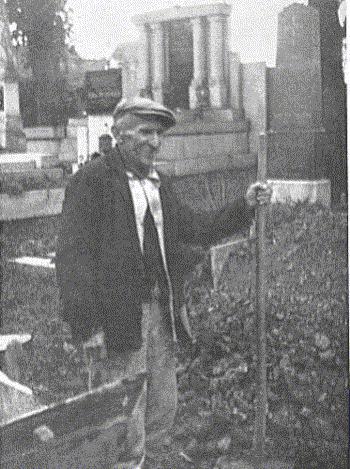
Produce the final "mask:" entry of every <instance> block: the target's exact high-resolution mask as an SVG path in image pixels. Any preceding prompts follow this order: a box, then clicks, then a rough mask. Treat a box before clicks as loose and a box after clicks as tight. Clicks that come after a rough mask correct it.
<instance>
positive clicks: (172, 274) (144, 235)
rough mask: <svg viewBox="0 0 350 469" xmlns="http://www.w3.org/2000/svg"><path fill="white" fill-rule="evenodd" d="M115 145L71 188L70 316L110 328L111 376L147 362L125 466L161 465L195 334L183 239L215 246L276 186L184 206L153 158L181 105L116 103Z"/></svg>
mask: <svg viewBox="0 0 350 469" xmlns="http://www.w3.org/2000/svg"><path fill="white" fill-rule="evenodd" d="M113 117H114V125H113V127H112V133H113V136H114V138H115V140H116V146H115V148H114V149H113V150H112V151H110V152H109V153H107V154H106V155H104V156H102V157H101V158H99V159H97V160H95V161H93V162H91V163H89V164H87V165H86V166H85V167H84V168H82V169H81V170H80V171H78V173H76V174H75V175H74V177H73V178H72V180H71V182H70V184H69V185H68V187H67V189H66V194H65V200H64V204H63V213H62V229H61V233H60V236H59V243H58V251H57V274H58V281H59V284H60V288H61V296H62V300H63V306H64V308H63V310H64V319H65V320H66V321H67V322H68V323H69V324H70V326H71V330H72V336H73V338H74V339H75V340H76V341H80V342H85V343H86V344H89V340H90V339H91V337H92V336H93V335H94V334H96V332H97V331H99V329H101V330H102V331H103V337H104V344H105V348H106V351H107V359H106V360H105V363H104V368H105V369H108V379H113V378H116V377H124V376H130V377H132V376H135V375H136V374H137V373H140V372H144V371H146V372H147V382H146V383H145V387H144V389H143V392H142V394H141V396H140V398H139V401H138V403H137V405H136V408H135V412H134V414H133V416H132V418H131V419H130V422H129V425H128V436H127V445H126V449H125V454H124V456H123V461H118V462H116V466H115V467H118V468H136V467H147V468H152V469H155V468H157V467H158V465H157V460H158V458H159V455H160V454H161V453H162V450H163V444H164V442H165V441H166V436H167V434H168V431H169V429H170V428H171V426H172V423H173V420H174V416H175V412H176V405H177V385H176V369H175V353H174V349H175V344H176V342H179V341H181V340H186V339H187V340H188V338H190V337H191V336H190V330H189V323H188V319H187V316H186V310H185V307H184V297H183V281H184V276H185V274H186V272H187V271H188V270H189V268H190V265H189V261H188V258H187V256H186V254H185V253H184V250H183V244H181V243H185V244H186V243H187V244H197V245H202V246H209V245H210V243H212V242H214V241H215V240H218V239H219V238H221V237H224V236H227V235H228V234H230V233H233V232H234V231H238V230H241V229H242V228H244V227H247V226H249V224H250V222H251V219H252V215H253V211H252V208H253V207H254V206H255V205H256V204H257V203H268V201H269V199H270V196H271V191H270V189H269V188H266V186H264V185H263V184H260V183H255V184H253V185H252V186H250V188H249V189H248V191H247V196H246V199H245V200H243V199H242V200H237V202H236V203H234V204H232V205H230V206H229V207H227V208H225V209H224V210H223V211H222V212H221V213H220V214H219V215H217V216H216V217H214V219H213V220H209V219H208V217H207V216H205V217H203V216H198V215H196V214H194V213H193V212H192V211H191V210H189V209H188V208H185V207H184V206H182V205H181V204H180V203H179V202H178V200H177V199H176V197H175V195H174V193H173V192H172V190H171V187H170V184H169V181H168V180H167V179H166V178H165V177H163V176H160V175H159V174H158V172H157V171H156V170H155V167H154V160H155V157H156V155H157V151H158V150H159V148H160V145H161V135H162V133H163V132H164V131H165V130H166V129H168V128H169V127H171V126H173V125H174V124H175V117H174V114H173V113H172V112H171V111H170V110H169V109H167V108H166V107H164V106H162V105H161V104H159V103H156V102H154V101H152V100H149V99H146V98H134V99H133V100H127V101H122V102H121V103H120V104H118V105H117V107H116V109H115V111H114V114H113Z"/></svg>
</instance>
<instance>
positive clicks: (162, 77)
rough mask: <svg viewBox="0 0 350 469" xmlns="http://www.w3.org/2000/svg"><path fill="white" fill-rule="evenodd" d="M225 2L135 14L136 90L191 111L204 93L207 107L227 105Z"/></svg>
mask: <svg viewBox="0 0 350 469" xmlns="http://www.w3.org/2000/svg"><path fill="white" fill-rule="evenodd" d="M230 12H231V6H230V5H228V4H226V3H215V4H209V5H200V6H191V7H174V8H167V9H164V10H159V11H153V12H149V13H146V14H144V15H138V16H135V17H134V22H135V23H136V24H137V25H138V26H139V28H140V31H141V37H142V50H141V55H140V66H139V84H138V87H139V91H140V92H141V94H146V95H149V94H152V96H153V98H154V99H155V100H156V101H159V102H163V103H164V104H165V105H168V106H169V107H173V105H174V103H175V101H176V103H177V105H180V107H182V108H185V109H186V108H187V109H188V108H190V109H195V108H196V107H197V104H198V99H199V96H200V94H199V93H198V90H200V91H201V90H203V91H204V93H208V100H209V105H210V107H211V108H217V109H225V108H227V107H228V103H229V101H228V88H229V78H228V73H229V71H228V53H229V51H228V18H229V15H230Z"/></svg>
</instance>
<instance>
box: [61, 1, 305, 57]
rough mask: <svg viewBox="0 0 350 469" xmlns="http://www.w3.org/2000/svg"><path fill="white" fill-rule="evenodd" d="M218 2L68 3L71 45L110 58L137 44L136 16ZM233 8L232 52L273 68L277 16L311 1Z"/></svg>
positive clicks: (234, 3)
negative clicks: (129, 44)
mask: <svg viewBox="0 0 350 469" xmlns="http://www.w3.org/2000/svg"><path fill="white" fill-rule="evenodd" d="M208 3H217V1H215V0H144V1H140V0H104V1H101V0H68V3H67V5H68V7H69V8H71V9H72V12H71V20H72V23H73V32H72V35H71V43H72V44H74V45H75V48H76V50H77V52H78V53H79V54H80V55H81V56H82V57H83V58H87V59H90V58H103V57H104V58H109V57H110V56H111V54H112V52H113V51H114V50H115V48H116V47H117V46H118V45H119V44H123V43H125V42H130V41H137V40H138V31H137V28H136V26H134V24H133V23H132V20H131V18H132V16H134V15H136V14H139V13H144V12H147V11H152V10H159V9H163V8H169V7H172V6H175V5H180V6H189V5H203V4H208ZM226 3H230V4H231V6H232V12H231V24H232V28H231V34H230V49H231V51H233V52H237V53H238V54H239V56H240V58H241V61H242V62H259V61H264V62H266V63H267V64H268V65H270V66H273V65H274V63H275V56H276V37H277V16H278V13H279V12H280V11H281V10H282V9H283V8H285V7H286V6H288V5H290V4H292V3H304V4H307V0H226Z"/></svg>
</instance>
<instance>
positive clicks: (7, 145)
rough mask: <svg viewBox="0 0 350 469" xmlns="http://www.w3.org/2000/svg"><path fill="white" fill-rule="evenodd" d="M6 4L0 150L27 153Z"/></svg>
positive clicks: (1, 11)
mask: <svg viewBox="0 0 350 469" xmlns="http://www.w3.org/2000/svg"><path fill="white" fill-rule="evenodd" d="M16 68H17V67H16V60H15V57H14V53H13V46H12V44H11V38H10V30H9V22H8V17H7V13H6V6H5V4H4V2H0V150H2V151H6V152H24V151H26V137H25V134H24V132H23V128H22V120H21V115H20V110H19V91H18V75H17V70H16Z"/></svg>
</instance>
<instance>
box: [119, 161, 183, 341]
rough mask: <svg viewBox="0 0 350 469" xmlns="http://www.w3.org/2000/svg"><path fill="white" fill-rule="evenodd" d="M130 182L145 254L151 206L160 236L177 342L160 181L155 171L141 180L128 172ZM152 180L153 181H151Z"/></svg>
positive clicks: (138, 229) (137, 224) (139, 235)
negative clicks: (148, 216)
mask: <svg viewBox="0 0 350 469" xmlns="http://www.w3.org/2000/svg"><path fill="white" fill-rule="evenodd" d="M126 175H127V176H128V180H129V187H130V192H131V197H132V202H133V205H134V212H135V221H136V228H137V235H138V238H139V242H140V247H141V251H142V253H143V240H144V219H145V215H146V211H147V207H148V205H149V207H150V212H151V214H152V216H153V220H154V224H155V227H156V230H157V234H158V242H159V247H160V251H161V254H162V259H163V265H164V271H165V275H166V280H167V283H168V287H169V308H170V316H171V321H172V326H173V327H172V329H173V339H174V341H175V342H176V340H177V338H176V331H175V319H174V304H173V289H172V285H171V280H170V276H169V271H168V264H167V260H166V253H165V241H164V219H163V209H162V201H161V198H160V192H159V188H160V179H159V175H158V173H157V171H155V170H153V171H151V172H150V173H149V175H148V178H145V179H139V178H137V177H136V176H134V174H133V173H132V172H130V171H127V172H126ZM151 179H152V180H151Z"/></svg>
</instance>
